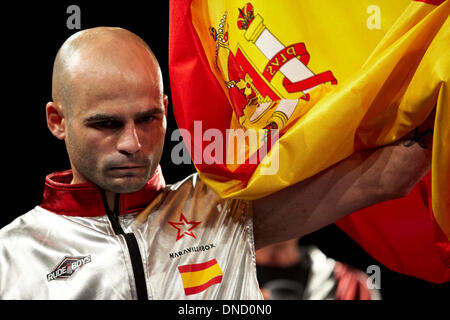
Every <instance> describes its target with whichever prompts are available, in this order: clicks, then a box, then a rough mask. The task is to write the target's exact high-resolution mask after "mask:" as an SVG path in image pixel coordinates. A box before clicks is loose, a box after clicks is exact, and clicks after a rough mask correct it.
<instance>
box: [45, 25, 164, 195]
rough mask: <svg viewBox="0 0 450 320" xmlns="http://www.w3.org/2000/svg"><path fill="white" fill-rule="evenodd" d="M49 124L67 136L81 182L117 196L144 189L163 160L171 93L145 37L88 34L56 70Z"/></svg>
mask: <svg viewBox="0 0 450 320" xmlns="http://www.w3.org/2000/svg"><path fill="white" fill-rule="evenodd" d="M52 96H53V97H52V98H53V101H52V102H49V103H48V104H47V106H46V112H47V124H48V127H49V129H50V131H51V132H52V133H53V135H55V136H56V137H57V138H58V139H61V140H64V141H65V144H66V148H67V152H68V154H69V159H70V163H71V167H72V170H73V176H74V177H73V181H72V182H73V183H81V182H85V181H91V182H93V183H95V184H97V185H98V186H100V187H101V188H103V189H105V190H107V191H110V192H114V193H129V192H135V191H138V190H140V189H141V188H142V187H144V186H145V184H146V183H147V181H148V180H149V179H150V177H151V176H152V175H153V173H154V172H155V170H156V168H157V166H158V164H159V161H160V159H161V154H162V149H163V145H164V135H165V131H166V117H165V114H166V110H167V103H168V102H167V96H165V95H164V94H163V84H162V76H161V71H160V68H159V65H158V62H157V60H156V58H155V56H154V55H153V53H152V52H151V50H150V48H149V47H148V46H147V45H146V44H145V42H144V41H143V40H142V39H140V38H139V37H138V36H136V35H135V34H133V33H131V32H129V31H127V30H124V29H120V28H106V27H99V28H93V29H88V30H83V31H80V32H78V33H76V34H74V35H73V36H71V37H70V38H69V39H67V40H66V42H64V44H63V45H62V46H61V48H60V49H59V51H58V54H57V56H56V59H55V63H54V68H53V83H52Z"/></svg>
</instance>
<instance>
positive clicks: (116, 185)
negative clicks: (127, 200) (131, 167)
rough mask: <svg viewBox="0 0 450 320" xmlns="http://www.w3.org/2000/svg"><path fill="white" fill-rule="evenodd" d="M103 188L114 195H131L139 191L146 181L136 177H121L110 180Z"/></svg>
mask: <svg viewBox="0 0 450 320" xmlns="http://www.w3.org/2000/svg"><path fill="white" fill-rule="evenodd" d="M112 180H113V181H108V183H106V184H105V185H104V186H103V189H105V190H106V191H109V192H114V193H133V192H137V191H139V190H141V189H142V188H144V187H145V185H146V184H147V180H145V179H142V178H137V177H121V178H115V179H112Z"/></svg>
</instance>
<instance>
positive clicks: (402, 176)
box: [253, 116, 434, 249]
mask: <svg viewBox="0 0 450 320" xmlns="http://www.w3.org/2000/svg"><path fill="white" fill-rule="evenodd" d="M430 119H431V120H430ZM433 120H434V116H433V117H432V118H431V117H430V118H429V120H427V121H426V122H425V123H424V125H422V126H421V127H420V128H419V129H417V130H415V131H413V132H412V133H411V134H409V135H408V136H407V137H406V138H404V139H402V140H400V141H398V142H396V143H395V144H392V145H388V146H385V147H382V148H378V149H376V150H366V151H361V152H357V153H355V154H353V155H352V156H350V157H349V158H347V159H345V160H343V161H341V162H339V163H337V164H335V165H334V166H332V167H330V168H328V169H326V170H325V171H322V172H320V173H319V174H317V175H315V176H313V177H311V178H309V179H306V180H304V181H301V182H299V183H297V184H295V185H293V186H290V187H288V188H286V189H283V190H281V191H278V192H276V193H274V194H272V195H269V196H267V197H265V198H261V199H258V200H255V201H254V202H253V206H254V234H255V246H256V248H257V249H259V248H262V247H265V246H267V245H269V244H272V243H276V242H280V241H285V240H288V239H292V238H295V237H301V236H303V235H305V234H308V233H311V232H313V231H315V230H318V229H320V228H322V227H325V226H326V225H328V224H330V223H332V222H334V221H336V220H338V219H340V218H342V217H344V216H346V215H347V214H350V213H352V212H354V211H357V210H359V209H362V208H365V207H368V206H371V205H374V204H376V203H379V202H382V201H387V200H391V199H395V198H400V197H403V196H406V195H407V194H408V193H409V192H410V191H411V189H412V188H413V186H414V185H415V184H416V183H417V182H418V181H419V180H420V179H421V178H422V177H423V176H424V175H425V174H426V173H427V172H428V171H429V170H430V167H431V143H432V125H433V122H434V121H433Z"/></svg>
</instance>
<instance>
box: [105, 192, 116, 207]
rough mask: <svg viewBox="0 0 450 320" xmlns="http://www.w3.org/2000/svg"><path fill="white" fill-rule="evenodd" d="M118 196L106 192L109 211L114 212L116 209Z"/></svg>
mask: <svg viewBox="0 0 450 320" xmlns="http://www.w3.org/2000/svg"><path fill="white" fill-rule="evenodd" d="M116 195H117V193H114V192H110V191H106V190H105V197H106V202H107V203H108V207H109V210H111V211H112V212H114V209H115V203H116Z"/></svg>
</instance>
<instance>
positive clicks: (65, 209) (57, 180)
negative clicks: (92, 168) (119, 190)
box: [41, 166, 166, 217]
mask: <svg viewBox="0 0 450 320" xmlns="http://www.w3.org/2000/svg"><path fill="white" fill-rule="evenodd" d="M71 181H72V170H67V171H62V172H55V173H52V174H49V175H48V176H47V177H46V178H45V187H44V195H43V198H42V202H41V207H42V208H44V209H46V210H49V211H51V212H54V213H57V214H61V215H67V216H79V217H97V216H102V215H105V214H106V211H105V207H104V205H103V200H102V195H101V193H100V189H99V187H98V186H96V185H95V184H93V183H91V182H86V183H80V184H70V182H71ZM165 185H166V183H165V181H164V177H163V175H162V173H161V168H160V167H159V166H158V168H157V169H156V171H155V173H154V174H153V176H152V178H151V179H150V180H149V181H148V183H147V184H146V186H145V187H144V188H142V189H141V190H139V191H137V192H133V193H126V194H125V193H124V194H121V195H120V198H119V214H127V213H132V212H136V211H139V210H142V209H144V208H145V207H146V206H147V205H148V204H149V203H150V202H151V201H152V200H153V199H154V198H155V197H156V196H157V195H158V193H159V192H160V191H162V190H163V189H164V187H165Z"/></svg>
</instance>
